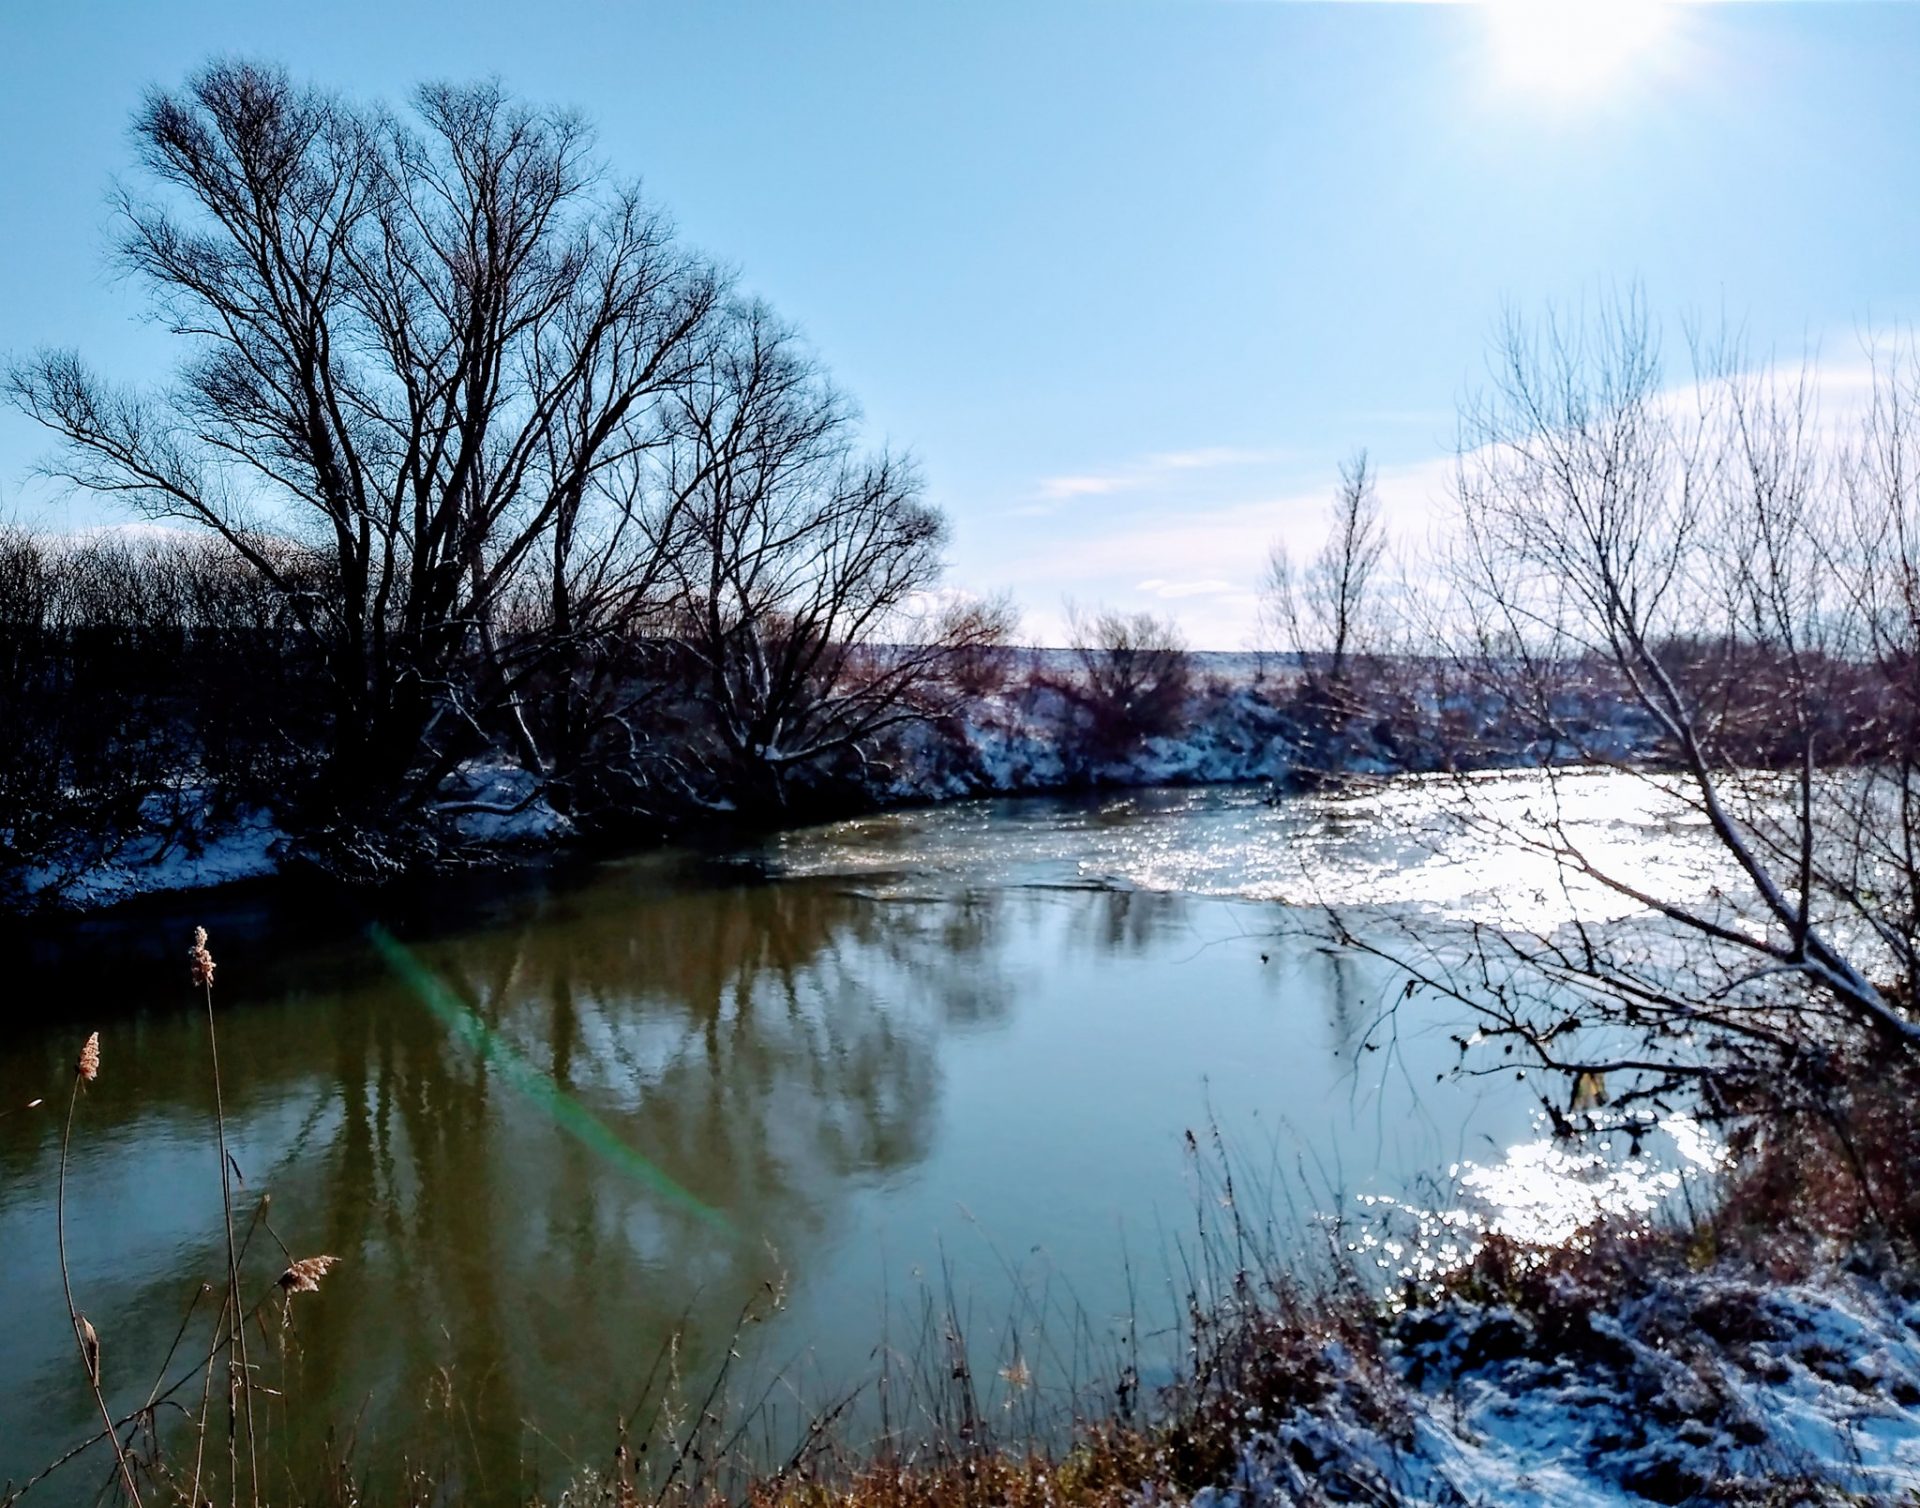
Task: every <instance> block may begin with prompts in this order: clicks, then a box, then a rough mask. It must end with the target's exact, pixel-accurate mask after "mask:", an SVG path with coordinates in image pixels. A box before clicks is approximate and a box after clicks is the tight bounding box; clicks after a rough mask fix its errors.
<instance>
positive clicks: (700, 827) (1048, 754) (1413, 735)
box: [0, 651, 1656, 913]
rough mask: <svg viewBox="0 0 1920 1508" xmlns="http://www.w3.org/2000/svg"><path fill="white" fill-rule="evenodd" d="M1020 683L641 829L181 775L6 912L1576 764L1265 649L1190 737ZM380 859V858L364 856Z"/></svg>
mask: <svg viewBox="0 0 1920 1508" xmlns="http://www.w3.org/2000/svg"><path fill="white" fill-rule="evenodd" d="M1023 653H1024V654H1025V655H1026V656H1027V657H1028V658H1027V660H1026V662H1025V663H1024V664H1023V666H1022V667H1021V668H1020V669H1019V671H1018V673H1010V674H1008V675H1006V676H1005V677H1004V678H1003V679H1002V680H1001V682H1000V683H999V684H998V685H996V686H994V687H992V688H990V689H983V690H981V691H980V692H978V693H977V694H975V695H973V696H972V697H970V698H969V699H968V700H967V702H966V704H965V707H964V710H963V711H961V712H960V713H957V714H952V715H946V716H941V717H929V718H925V719H918V720H913V721H909V722H907V723H904V724H902V725H900V726H899V727H897V728H895V729H894V730H892V731H891V732H890V733H889V735H888V736H887V738H886V739H885V741H884V743H883V744H881V745H880V746H879V747H878V748H877V749H876V750H875V751H874V753H873V755H872V757H870V758H867V759H864V760H862V761H860V762H859V763H858V765H857V767H856V768H855V769H854V770H853V771H852V772H851V773H849V774H847V775H846V776H845V778H841V779H837V780H835V781H832V782H829V783H828V784H826V785H824V786H822V787H819V788H816V789H806V788H802V789H799V790H797V791H796V793H795V795H794V798H793V802H792V804H791V805H790V806H788V807H786V808H784V809H781V810H778V811H773V812H768V813H762V814H760V815H759V816H758V817H749V816H747V815H746V814H743V813H742V812H741V811H739V810H737V809H736V808H735V807H734V806H733V805H732V804H731V803H729V802H727V801H724V800H700V801H688V802H686V803H685V804H684V805H682V806H680V807H678V808H675V809H673V810H671V811H670V812H667V813H665V814H663V815H662V816H660V818H659V819H658V820H651V821H649V822H647V823H643V824H640V825H639V826H638V827H635V826H630V825H616V826H615V827H614V828H612V829H608V828H607V827H606V826H605V823H604V817H603V819H602V820H601V821H600V822H595V821H593V820H589V819H586V818H583V817H581V816H579V815H577V814H575V813H572V812H569V811H566V810H562V806H563V804H564V803H563V801H562V800H561V797H560V793H559V792H558V790H557V789H556V787H555V784H554V782H553V781H552V780H550V779H549V778H548V777H546V776H544V775H541V774H539V773H536V772H534V771H530V770H528V769H526V768H524V767H522V766H519V765H517V764H515V763H513V762H512V761H510V760H507V759H504V758H501V757H498V756H490V757H488V758H485V759H480V760H475V761H471V762H469V763H468V764H466V765H463V766H461V767H460V768H459V769H457V770H456V771H454V772H453V774H452V775H451V776H450V777H449V778H448V779H447V781H446V782H445V783H444V784H443V786H442V789H441V791H440V794H439V796H438V798H437V800H436V801H435V803H434V804H433V806H432V807H431V808H430V809H429V810H427V811H426V812H424V813H422V814H421V816H420V818H419V819H418V821H417V822H415V823H413V824H411V826H410V830H409V831H408V833H407V834H406V835H405V841H404V843H401V844H396V845H394V846H393V847H392V849H391V850H389V851H375V850H378V849H379V847H380V835H371V834H366V835H363V834H353V833H344V834H343V833H337V832H329V833H322V834H313V833H306V832H302V831H300V830H299V829H298V827H297V825H296V824H295V823H294V822H293V821H292V820H291V818H290V815H289V814H288V813H284V812H281V811H277V810H276V809H275V808H274V807H273V806H272V805H271V804H263V803H260V802H236V801H235V800H233V799H231V798H230V797H229V796H227V795H226V794H225V793H224V792H223V791H222V790H221V789H220V788H219V787H218V786H216V785H212V784H208V783H204V782H195V781H193V780H191V779H180V780H175V781H172V782H169V783H167V784H166V785H165V786H164V787H163V788H159V789H155V790H153V791H150V792H149V793H148V794H147V795H146V796H145V797H144V798H142V799H141V800H140V801H139V802H138V803H137V806H136V807H135V808H134V809H133V811H132V814H131V815H130V816H128V817H125V818H122V819H118V820H111V819H102V821H101V822H100V823H99V824H98V825H96V826H94V827H90V828H88V829H87V830H85V831H79V830H76V831H73V832H70V833H68V834H67V835H66V836H65V838H64V839H62V840H60V841H59V842H57V843H56V844H54V845H53V851H52V852H51V853H50V854H46V855H43V856H42V857H40V858H39V859H37V860H35V861H33V862H31V863H25V862H23V863H21V864H20V865H19V867H18V868H17V869H16V870H15V871H14V872H13V873H12V874H11V875H9V874H7V873H5V872H4V868H0V909H4V910H10V911H13V912H16V913H31V912H34V911H61V912H89V911H97V910H101V909H103V908H106V907H109V906H113V905H117V904H120V903H122V902H125V901H129V900H134V899H137V898H140V897H145V896H155V895H163V894H174V893H190V892H194V891H199V890H206V889H211V888H215V887H219V886H225V885H231V884H235V883H239V882H243V881H262V880H271V879H273V878H275V877H276V876H279V875H282V874H284V873H287V872H289V871H292V870H301V871H305V872H309V873H311V872H316V871H319V872H326V873H331V874H334V875H336V876H345V875H351V876H352V878H353V880H355V881H360V882H364V881H366V880H369V879H380V878H397V877H399V876H400V875H401V874H403V873H404V872H407V871H409V870H411V871H412V872H416V873H422V872H431V871H434V870H436V869H437V870H442V871H445V870H471V869H485V868H496V869H499V868H511V867H516V866H520V865H524V864H526V863H528V862H529V861H539V862H545V861H548V860H551V859H552V858H553V857H555V856H556V854H561V853H565V852H567V851H570V850H578V851H607V850H608V849H609V848H611V849H614V850H625V849H631V848H632V847H634V846H635V845H636V844H637V843H645V842H661V841H676V840H679V841H686V840H692V841H701V840H705V839H709V838H711V837H713V836H716V835H720V836H725V835H728V834H737V833H741V832H743V831H753V830H758V829H759V828H762V827H764V826H765V825H766V824H767V823H769V822H772V823H775V824H777V825H783V826H784V825H796V824H803V823H806V822H809V821H815V820H820V819H821V818H823V817H830V816H850V815H858V814H862V813H873V812H880V811H886V810H894V809H899V808H903V807H915V806H925V805H932V804H939V803H944V802H951V801H963V800H971V799H977V798H980V797H987V796H1018V795H1042V794H1051V793H1059V792H1071V791H1097V790H1137V789H1143V788H1147V787H1155V786H1201V785H1236V784H1239V785H1246V784H1263V785H1267V786H1270V787H1272V788H1274V789H1275V790H1287V789H1294V788H1302V787H1306V786H1310V785H1313V784H1317V783H1319V782H1321V781H1324V780H1325V779H1327V778H1329V777H1334V778H1341V777H1384V776H1388V775H1394V774H1405V773H1429V772H1433V771H1438V770H1443V769H1490V768H1526V767H1535V766H1540V765H1543V764H1547V763H1552V762H1556V761H1561V760H1566V759H1571V758H1575V757H1583V756H1584V757H1590V755H1591V753H1592V750H1591V749H1590V748H1589V749H1587V750H1584V751H1575V750H1572V749H1569V748H1563V747H1559V746H1556V745H1555V744H1553V743H1552V742H1550V741H1545V740H1542V739H1540V738H1538V737H1535V736H1532V735H1530V734H1529V732H1528V731H1527V730H1526V729H1524V728H1523V727H1520V726H1518V725H1516V724H1515V723H1514V722H1513V720H1512V718H1511V716H1510V714H1508V713H1506V712H1505V711H1504V710H1503V709H1501V708H1500V707H1498V706H1497V705H1496V704H1494V703H1492V702H1491V701H1489V700H1488V699H1487V698H1485V697H1480V696H1475V695H1471V694H1468V693H1465V692H1461V691H1457V690H1452V691H1450V690H1448V689H1447V687H1446V686H1445V685H1444V683H1443V682H1442V681H1440V680H1439V679H1438V678H1436V677H1433V676H1429V675H1422V676H1418V677H1408V676H1406V675H1404V674H1401V675H1395V676H1386V677H1383V678H1382V680H1381V682H1380V683H1379V684H1377V685H1373V686H1370V687H1367V688H1363V698H1364V699H1363V700H1362V701H1361V702H1360V703H1359V704H1358V705H1357V707H1356V708H1353V709H1348V710H1346V711H1344V712H1341V713H1339V714H1338V715H1329V714H1328V713H1327V711H1326V709H1325V708H1324V707H1320V706H1317V705H1309V704H1303V699H1302V695H1301V686H1300V683H1299V681H1298V680H1297V678H1296V677H1294V676H1292V675H1284V674H1283V675H1280V676H1278V677H1275V676H1270V675H1269V674H1267V673H1266V672H1265V670H1263V669H1262V667H1261V664H1260V662H1259V660H1258V659H1257V658H1256V657H1254V656H1250V655H1224V654H1223V655H1203V656H1197V657H1196V659H1197V660H1198V661H1199V663H1200V664H1201V666H1202V667H1203V669H1205V670H1206V673H1205V674H1202V675H1199V676H1196V678H1195V680H1194V684H1193V686H1192V688H1191V690H1190V691H1189V693H1188V695H1187V698H1186V701H1185V704H1184V708H1183V710H1182V713H1181V715H1180V717H1179V718H1178V720H1177V726H1175V727H1174V728H1172V729H1170V730H1169V731H1164V732H1155V733H1147V734H1141V735H1139V736H1134V737H1128V738H1125V739H1124V740H1121V741H1120V742H1119V743H1117V744H1116V743H1115V742H1114V741H1113V740H1112V739H1111V737H1109V736H1105V735H1103V733H1102V731H1101V729H1100V728H1099V727H1098V726H1096V724H1097V718H1096V717H1095V716H1094V715H1093V714H1092V713H1090V712H1089V710H1088V708H1087V706H1086V704H1085V701H1084V699H1083V698H1082V697H1081V696H1080V695H1079V694H1078V692H1077V688H1076V683H1075V680H1074V676H1073V670H1072V666H1071V663H1070V660H1069V657H1067V656H1066V655H1065V654H1064V652H1061V651H1025V652H1023ZM1583 702H1584V703H1586V704H1590V705H1582V706H1580V707H1579V708H1577V709H1575V715H1577V716H1578V717H1579V718H1580V719H1581V721H1582V725H1583V727H1585V728H1586V729H1588V730H1590V731H1591V730H1593V729H1601V730H1605V736H1604V737H1603V738H1601V739H1600V740H1599V744H1600V745H1601V746H1603V747H1604V750H1605V751H1606V752H1607V753H1608V754H1609V755H1610V756H1611V757H1613V758H1617V759H1619V760H1623V761H1632V760H1635V759H1644V758H1647V757H1650V756H1651V755H1652V753H1653V751H1654V749H1655V745H1656V740H1655V738H1654V736H1653V733H1652V730H1651V729H1650V727H1648V726H1646V725H1645V720H1644V719H1643V718H1640V717H1638V716H1636V715H1635V713H1634V711H1633V709H1631V708H1629V707H1626V706H1624V705H1622V704H1620V703H1619V702H1618V701H1617V700H1613V699H1610V698H1606V697H1602V696H1599V695H1594V694H1589V695H1588V696H1586V697H1585V698H1584V699H1583ZM362 846H364V847H365V848H366V849H367V850H368V852H367V853H366V854H365V855H364V856H363V855H361V854H360V853H358V852H356V849H357V848H359V847H362Z"/></svg>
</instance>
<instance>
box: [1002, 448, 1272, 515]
mask: <svg viewBox="0 0 1920 1508" xmlns="http://www.w3.org/2000/svg"><path fill="white" fill-rule="evenodd" d="M1285 458H1286V452H1284V451H1279V450H1248V449H1245V448H1242V447H1237V446H1231V445H1202V446H1196V447H1194V448H1193V449H1190V450H1162V451H1155V452H1154V453H1152V454H1150V455H1146V456H1141V457H1140V458H1138V459H1137V460H1133V461H1129V462H1127V463H1126V464H1124V465H1121V466H1116V467H1113V468H1112V469H1110V470H1107V471H1089V472H1070V473H1067V474H1064V475H1061V476H1050V477H1042V478H1041V479H1040V483H1039V485H1038V486H1037V487H1036V488H1035V489H1034V492H1033V496H1032V499H1031V501H1034V502H1039V503H1063V502H1070V501H1072V500H1073V499H1074V498H1082V497H1104V496H1107V495H1109V494H1111V493H1115V492H1135V491H1139V490H1141V489H1143V488H1147V487H1151V486H1153V485H1155V484H1156V483H1162V482H1166V481H1168V480H1170V479H1171V478H1172V477H1173V476H1174V475H1176V474H1180V473H1188V472H1196V471H1218V470H1223V469H1226V468H1228V467H1234V466H1257V465H1261V464H1266V463H1271V462H1274V461H1279V460H1283V459H1285ZM1019 511H1020V512H1023V513H1032V512H1036V511H1044V510H1036V509H1033V508H1023V509H1021V510H1019Z"/></svg>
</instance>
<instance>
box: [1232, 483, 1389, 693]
mask: <svg viewBox="0 0 1920 1508" xmlns="http://www.w3.org/2000/svg"><path fill="white" fill-rule="evenodd" d="M1385 552H1386V537H1385V533H1384V531H1383V530H1382V528H1381V523H1380V499H1379V497H1378V495H1377V493H1376V491H1375V488H1374V473H1373V466H1372V463H1371V462H1370V461H1369V460H1368V458H1367V453H1366V451H1364V450H1360V451H1356V452H1355V453H1354V455H1353V458H1352V459H1351V460H1349V461H1345V462H1343V463H1342V464H1341V467H1340V486H1339V489H1338V490H1337V491H1336V492H1335V493H1334V496H1333V502H1332V504H1331V505H1330V507H1329V508H1328V518H1327V538H1326V542H1325V543H1324V544H1322V545H1321V547H1320V549H1319V552H1318V553H1317V554H1315V555H1314V557H1313V559H1312V560H1311V561H1309V562H1308V563H1307V565H1306V566H1305V568H1304V569H1301V568H1299V567H1296V566H1295V564H1294V561H1293V556H1292V554H1291V552H1290V551H1289V550H1288V549H1287V547H1286V545H1285V544H1276V545H1275V546H1274V547H1273V551H1272V553H1271V555H1270V556H1269V557H1268V561H1267V573H1266V576H1265V579H1264V580H1263V582H1262V584H1261V618H1262V624H1263V630H1264V636H1265V637H1267V638H1268V639H1271V640H1276V641H1279V642H1280V643H1282V644H1283V645H1284V646H1285V647H1286V648H1287V649H1289V650H1291V651H1292V652H1294V653H1295V654H1297V655H1299V656H1300V657H1301V658H1302V660H1303V662H1305V663H1306V664H1307V665H1308V667H1309V669H1323V670H1324V673H1325V675H1326V677H1327V679H1328V680H1329V681H1330V682H1331V683H1332V684H1333V685H1334V686H1336V687H1344V686H1345V685H1346V684H1347V680H1348V674H1349V671H1350V668H1351V662H1352V660H1353V657H1354V655H1355V654H1357V653H1359V652H1360V651H1362V650H1363V649H1365V648H1366V647H1368V643H1369V640H1370V638H1371V637H1372V635H1373V631H1374V628H1375V625H1374V622H1373V611H1374V608H1375V601H1374V596H1375V591H1374V578H1375V576H1376V575H1377V574H1378V572H1379V569H1380V562H1381V557H1382V556H1383V555H1384V554H1385Z"/></svg>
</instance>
